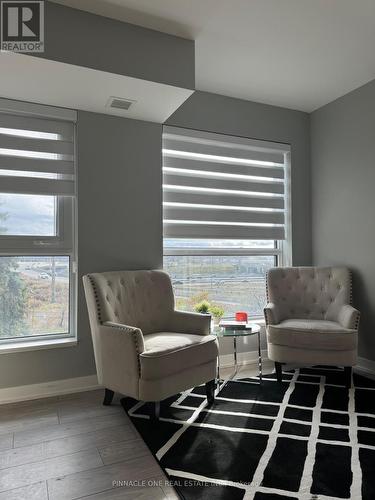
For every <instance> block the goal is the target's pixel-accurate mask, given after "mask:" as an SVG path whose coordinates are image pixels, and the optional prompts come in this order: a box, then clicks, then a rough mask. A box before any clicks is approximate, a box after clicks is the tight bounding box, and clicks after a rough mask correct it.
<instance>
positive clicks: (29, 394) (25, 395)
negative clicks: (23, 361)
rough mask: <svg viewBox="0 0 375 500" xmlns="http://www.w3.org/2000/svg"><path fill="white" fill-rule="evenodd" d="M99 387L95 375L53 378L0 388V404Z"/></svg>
mask: <svg viewBox="0 0 375 500" xmlns="http://www.w3.org/2000/svg"><path fill="white" fill-rule="evenodd" d="M99 388H100V386H99V384H98V379H97V376H96V375H89V376H87V377H76V378H68V379H64V380H53V381H51V382H44V383H42V384H30V385H21V386H17V387H6V388H5V389H0V404H5V403H16V402H19V401H28V400H32V399H40V398H48V397H51V396H61V395H63V394H72V393H75V392H83V391H92V390H94V389H99Z"/></svg>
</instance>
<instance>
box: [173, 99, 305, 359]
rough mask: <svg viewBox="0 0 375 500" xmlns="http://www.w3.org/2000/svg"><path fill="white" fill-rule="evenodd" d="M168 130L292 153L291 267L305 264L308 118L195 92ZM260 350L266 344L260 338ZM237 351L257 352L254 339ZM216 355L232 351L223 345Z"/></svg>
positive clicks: (226, 341) (227, 342)
mask: <svg viewBox="0 0 375 500" xmlns="http://www.w3.org/2000/svg"><path fill="white" fill-rule="evenodd" d="M167 123H168V124H169V125H175V126H180V127H188V128H193V129H198V130H206V131H210V132H217V133H222V134H232V135H237V136H244V137H250V138H252V139H263V140H267V141H276V142H282V143H286V144H290V145H291V147H292V159H291V162H292V217H293V220H292V226H293V263H294V265H310V264H311V206H310V118H309V115H308V114H307V113H302V112H300V111H293V110H290V109H285V108H279V107H276V106H268V105H265V104H259V103H255V102H250V101H245V100H241V99H234V98H231V97H226V96H222V95H218V94H211V93H208V92H199V91H197V92H195V93H194V94H193V95H192V96H191V97H189V99H188V100H187V101H185V103H184V104H183V105H182V106H181V107H180V108H179V109H178V110H177V111H176V112H175V113H174V114H173V115H172V116H171V117H170V118H169V119H168V121H167ZM262 340H263V342H262V344H263V348H266V342H265V339H264V334H263V339H262ZM239 344H240V345H239V350H240V351H252V350H255V349H256V347H257V344H256V338H255V337H249V338H245V339H242V340H241V341H240V343H239ZM221 351H222V353H223V354H228V353H230V352H232V351H233V349H232V346H231V341H230V340H229V339H222V340H221Z"/></svg>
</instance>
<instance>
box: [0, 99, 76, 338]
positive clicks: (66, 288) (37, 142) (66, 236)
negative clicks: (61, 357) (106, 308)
mask: <svg viewBox="0 0 375 500" xmlns="http://www.w3.org/2000/svg"><path fill="white" fill-rule="evenodd" d="M75 119H76V116H75V112H72V111H68V110H60V109H55V108H51V107H49V106H40V105H33V104H29V103H21V102H18V101H9V100H5V99H0V343H9V342H19V341H23V340H27V341H30V340H41V339H53V338H61V337H69V336H74V335H75V296H76V252H75V192H76V187H75V154H74V137H75Z"/></svg>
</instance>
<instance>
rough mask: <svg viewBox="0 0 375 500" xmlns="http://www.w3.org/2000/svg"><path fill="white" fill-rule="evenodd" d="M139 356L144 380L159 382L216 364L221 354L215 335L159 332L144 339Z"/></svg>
mask: <svg viewBox="0 0 375 500" xmlns="http://www.w3.org/2000/svg"><path fill="white" fill-rule="evenodd" d="M144 345H145V350H144V351H143V352H142V353H141V354H140V356H139V357H140V363H141V378H142V379H145V380H151V379H159V378H163V377H166V376H168V375H172V374H174V373H178V372H181V371H183V370H186V369H189V368H192V367H194V366H198V365H202V364H204V363H208V362H210V361H214V360H216V358H217V355H218V344H217V339H216V336H215V335H191V334H186V333H174V332H157V333H151V334H148V335H145V336H144Z"/></svg>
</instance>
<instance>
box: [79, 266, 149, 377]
mask: <svg viewBox="0 0 375 500" xmlns="http://www.w3.org/2000/svg"><path fill="white" fill-rule="evenodd" d="M87 277H88V279H89V281H90V284H91V286H92V290H93V293H94V299H95V303H96V314H97V317H98V322H99V323H100V324H101V325H103V321H102V311H101V309H100V300H99V293H98V289H97V288H96V283H95V281H94V278H93V277H92V276H91V275H90V274H88V275H87ZM104 326H108V327H110V328H116V329H117V330H123V331H124V332H127V333H131V335H132V337H133V342H134V345H135V351H136V353H137V364H138V375H139V376H141V362H140V359H139V354H140V352H139V345H138V339H137V335H136V334H135V331H134V329H132V328H127V327H125V326H113V325H104Z"/></svg>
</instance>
